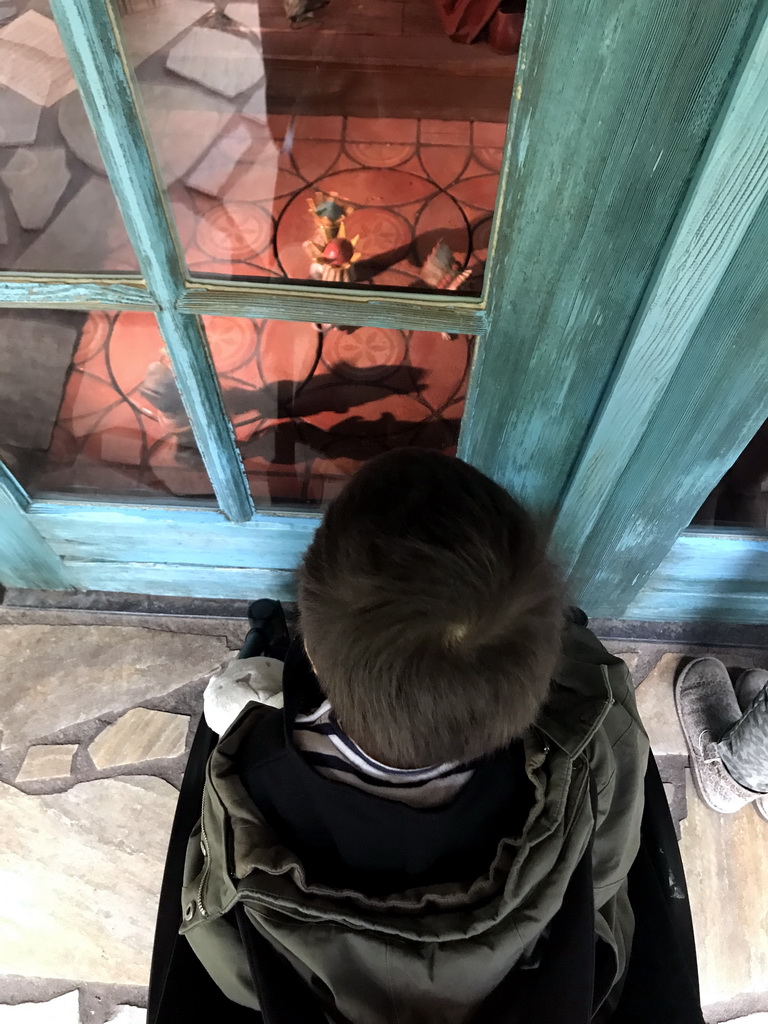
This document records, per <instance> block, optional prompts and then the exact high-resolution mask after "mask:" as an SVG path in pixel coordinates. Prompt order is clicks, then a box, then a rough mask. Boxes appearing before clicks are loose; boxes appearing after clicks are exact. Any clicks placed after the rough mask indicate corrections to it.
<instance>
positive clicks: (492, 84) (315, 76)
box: [120, 0, 523, 294]
mask: <svg viewBox="0 0 768 1024" xmlns="http://www.w3.org/2000/svg"><path fill="white" fill-rule="evenodd" d="M464 6H469V5H464ZM479 6H480V8H482V9H481V10H480V11H479V12H478V11H473V12H472V13H470V14H463V15H461V16H459V15H457V14H456V13H455V11H454V13H453V14H445V15H444V17H443V16H441V13H440V10H441V7H442V8H449V7H451V8H453V7H456V5H453V4H449V3H447V2H445V3H443V4H440V3H439V0H379V2H377V3H370V4H355V5H353V6H352V7H350V6H349V5H348V4H346V3H344V2H343V0H329V2H328V3H327V4H325V5H324V0H284V3H283V0H239V2H233V3H228V4H226V6H224V5H223V4H217V6H216V9H211V8H210V7H209V6H208V5H207V4H205V3H198V2H196V0H176V2H167V3H164V4H162V5H158V6H152V5H150V4H148V3H147V0H121V2H120V7H121V9H122V11H123V18H122V27H123V33H124V37H125V41H126V46H127V48H128V52H129V53H130V54H131V55H132V57H133V60H134V62H135V65H136V72H137V77H138V80H139V83H140V87H141V92H142V97H143V101H144V106H145V109H146V115H147V121H148V123H149V126H150V131H151V134H152V138H153V142H154V146H155V149H156V152H157V158H158V162H159V165H160V168H161V171H162V174H163V176H164V178H165V182H166V185H167V187H168V189H169V193H170V197H171V201H172V204H173V207H174V210H175V213H176V218H177V222H178V227H179V233H180V235H181V238H182V242H183V244H184V247H185V250H186V254H187V260H188V263H189V266H190V268H191V270H192V272H193V273H197V274H204V275H207V276H210V275H221V276H223V277H236V278H249V279H252V280H253V279H256V280H258V279H270V280H275V279H277V280H290V281H306V280H323V281H326V282H338V283H342V284H346V285H349V286H362V287H365V286H371V285H373V286H376V287H396V288H408V289H414V288H415V289H419V290H423V291H433V290H436V289H444V290H451V289H453V290H457V289H458V290H460V291H461V292H463V293H468V294H478V293H479V291H480V288H481V284H482V278H483V273H484V267H485V261H486V257H487V247H488V238H489V234H490V222H491V215H492V212H493V208H494V204H495V202H496V193H497V188H498V180H499V172H500V168H501V158H502V146H503V143H504V136H505V132H506V121H507V113H508V108H509V102H510V97H511V90H512V83H513V75H514V70H515V61H516V58H515V56H514V51H515V50H516V47H517V43H518V42H519V32H520V29H521V26H522V17H523V15H522V7H521V6H518V5H516V4H515V3H514V2H513V3H510V4H508V5H501V8H500V7H499V5H498V4H496V3H492V4H480V5H479ZM506 7H508V8H509V10H506V11H505V10H502V8H506ZM296 27H301V29H302V30H301V31H296V30H295V29H296ZM449 33H450V37H449ZM469 43H472V45H467V44H469ZM494 46H495V47H496V49H494V48H493V47H494ZM498 49H502V50H503V49H505V50H506V51H507V52H506V53H500V52H497V50H498Z"/></svg>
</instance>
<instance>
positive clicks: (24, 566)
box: [0, 463, 74, 590]
mask: <svg viewBox="0 0 768 1024" xmlns="http://www.w3.org/2000/svg"><path fill="white" fill-rule="evenodd" d="M28 504H29V498H28V496H27V494H26V493H25V491H24V488H23V487H21V485H20V484H19V483H18V481H17V480H16V479H15V478H14V477H13V476H12V474H11V473H9V472H8V470H7V469H6V468H5V466H3V464H2V463H0V537H2V543H0V585H2V586H6V587H47V588H49V589H51V590H70V589H72V588H73V586H74V584H73V581H72V579H71V577H70V575H69V573H68V571H67V569H66V567H65V566H64V563H63V562H62V560H61V558H59V556H58V555H57V554H55V553H54V551H53V550H52V548H51V547H50V546H49V545H48V543H47V542H46V541H44V540H43V538H42V537H41V536H40V534H39V533H38V532H37V530H36V529H35V526H34V524H33V522H32V520H31V519H30V517H29V515H27V507H28Z"/></svg>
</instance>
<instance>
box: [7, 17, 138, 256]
mask: <svg viewBox="0 0 768 1024" xmlns="http://www.w3.org/2000/svg"><path fill="white" fill-rule="evenodd" d="M19 269H20V270H44V271H51V272H56V271H59V272H72V273H78V272H90V273H93V272H98V271H101V270H103V271H110V272H112V271H121V270H122V271H135V270H136V269H137V265H136V260H135V257H134V255H133V250H132V249H131V246H130V244H129V242H128V236H127V233H126V230H125V226H124V224H123V221H122V219H121V216H120V212H119V210H118V206H117V203H116V201H115V197H114V195H113V193H112V188H111V187H110V183H109V181H108V179H106V176H105V172H104V168H103V164H102V162H101V158H100V156H99V153H98V148H97V146H96V142H95V139H94V136H93V131H92V129H91V127H90V123H89V122H88V119H87V118H86V116H85V111H84V110H83V104H82V102H81V100H80V96H79V94H78V91H77V88H76V85H75V79H74V78H73V75H72V71H71V70H70V66H69V62H68V60H67V56H66V55H65V51H63V47H62V46H61V42H60V40H59V37H58V32H57V30H56V26H55V24H54V22H53V19H52V17H51V15H50V9H49V6H48V4H47V2H46V0H31V2H29V3H1V4H0V270H19Z"/></svg>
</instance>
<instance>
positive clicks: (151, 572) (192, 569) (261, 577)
mask: <svg viewBox="0 0 768 1024" xmlns="http://www.w3.org/2000/svg"><path fill="white" fill-rule="evenodd" d="M67 570H68V571H69V572H70V573H71V574H72V576H73V578H74V579H75V580H76V582H77V586H78V588H79V589H82V590H107V591H119V592H121V593H128V594H164V595H169V596H176V597H214V598H226V599H229V600H243V601H254V600H256V598H259V597H269V598H271V599H273V600H277V601H295V600H296V583H295V576H294V574H293V573H292V572H286V571H284V570H280V569H228V568H224V567H222V566H212V567H209V568H206V569H200V568H198V567H197V566H192V565H169V564H167V563H165V562H163V563H162V564H160V565H152V564H148V563H145V562H143V563H142V562H140V563H136V564H132V563H131V562H67Z"/></svg>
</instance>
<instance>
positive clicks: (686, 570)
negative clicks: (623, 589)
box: [624, 530, 768, 623]
mask: <svg viewBox="0 0 768 1024" xmlns="http://www.w3.org/2000/svg"><path fill="white" fill-rule="evenodd" d="M624 614H625V616H626V617H627V618H630V619H647V620H651V621H653V620H658V619H667V620H673V621H685V620H686V619H687V620H694V621H699V622H744V623H748V622H758V623H765V622H768V536H763V537H755V536H750V535H749V533H748V532H747V531H741V532H738V531H737V532H734V533H730V534H729V533H726V532H725V531H718V532H716V533H713V532H707V531H704V530H691V531H688V532H686V533H685V534H683V536H682V537H680V538H679V539H678V540H677V541H676V542H675V543H674V545H673V546H672V548H671V550H670V551H669V552H668V553H667V554H666V555H665V557H664V560H663V561H662V563H661V565H660V566H659V567H658V569H657V570H656V571H655V572H654V573H653V575H652V577H651V578H650V580H649V581H648V583H647V584H646V585H645V586H644V587H643V589H642V590H640V592H639V593H638V594H637V595H636V596H635V597H634V598H633V600H632V603H631V604H630V605H629V606H628V608H627V609H626V611H625V613H624Z"/></svg>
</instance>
